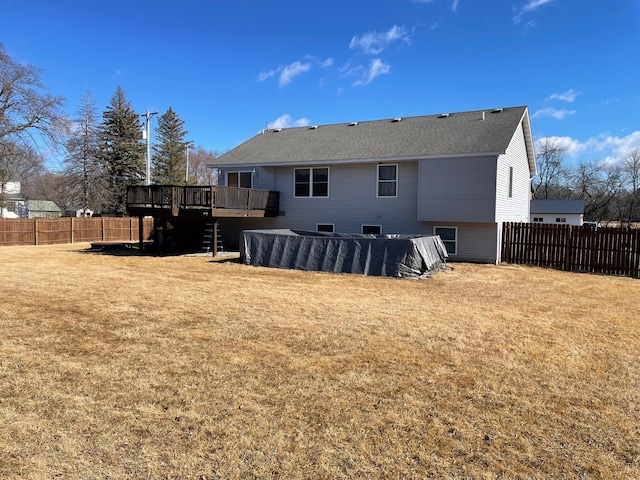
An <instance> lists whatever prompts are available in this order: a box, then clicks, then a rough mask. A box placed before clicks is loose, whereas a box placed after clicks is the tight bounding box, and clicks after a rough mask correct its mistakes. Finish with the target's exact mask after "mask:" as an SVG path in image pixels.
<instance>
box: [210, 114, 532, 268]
mask: <svg viewBox="0 0 640 480" xmlns="http://www.w3.org/2000/svg"><path fill="white" fill-rule="evenodd" d="M209 167H210V168H216V169H218V172H219V179H220V185H226V186H238V187H247V188H258V189H265V190H272V191H278V192H279V195H280V207H279V210H280V211H279V215H278V216H276V217H270V218H229V219H220V231H221V235H222V237H223V241H224V242H225V243H226V244H228V245H229V246H230V247H232V248H234V247H236V246H237V245H238V242H239V237H240V232H241V231H242V230H247V229H252V230H255V229H282V228H285V229H300V230H312V231H313V230H315V231H325V232H329V231H332V232H338V233H356V234H362V233H372V234H383V235H384V234H405V235H427V236H430V235H440V236H441V238H442V240H443V241H444V243H445V246H446V247H447V250H448V253H449V260H450V261H455V260H458V261H474V262H489V263H496V262H499V261H500V251H501V240H502V239H501V235H502V224H503V222H527V221H528V220H529V200H530V192H531V177H532V176H533V175H535V174H536V162H535V153H534V147H533V140H532V136H531V126H530V122H529V113H528V109H527V107H524V106H522V107H511V108H500V109H491V110H485V111H482V110H478V111H471V112H460V113H450V114H439V115H426V116H419V117H406V118H393V119H387V120H374V121H364V122H351V123H341V124H333V125H318V126H310V127H296V128H283V129H269V130H265V131H264V132H262V133H260V134H258V135H256V136H255V137H253V138H251V139H250V140H247V141H246V142H244V143H243V144H241V145H239V146H238V147H236V148H234V149H233V150H230V151H229V152H227V153H225V154H224V155H222V156H221V157H219V158H218V159H216V163H215V164H212V165H209Z"/></svg>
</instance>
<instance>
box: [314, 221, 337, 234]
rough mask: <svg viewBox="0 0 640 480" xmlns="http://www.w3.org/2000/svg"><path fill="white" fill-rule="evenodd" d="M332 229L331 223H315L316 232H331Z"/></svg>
mask: <svg viewBox="0 0 640 480" xmlns="http://www.w3.org/2000/svg"><path fill="white" fill-rule="evenodd" d="M333 229H334V225H333V223H317V224H316V232H327V233H333Z"/></svg>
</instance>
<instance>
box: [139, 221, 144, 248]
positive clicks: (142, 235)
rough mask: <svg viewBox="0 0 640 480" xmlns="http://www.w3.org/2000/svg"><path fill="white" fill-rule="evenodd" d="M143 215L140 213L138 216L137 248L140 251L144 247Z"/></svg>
mask: <svg viewBox="0 0 640 480" xmlns="http://www.w3.org/2000/svg"><path fill="white" fill-rule="evenodd" d="M143 220H144V217H143V216H142V215H140V216H139V217H138V250H140V251H142V250H143V248H144V221H143Z"/></svg>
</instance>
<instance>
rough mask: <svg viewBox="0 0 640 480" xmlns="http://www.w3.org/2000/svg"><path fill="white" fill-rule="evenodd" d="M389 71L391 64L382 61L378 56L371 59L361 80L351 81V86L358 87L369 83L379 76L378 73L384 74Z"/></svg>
mask: <svg viewBox="0 0 640 480" xmlns="http://www.w3.org/2000/svg"><path fill="white" fill-rule="evenodd" d="M390 71H391V66H390V65H388V64H386V63H383V62H382V60H380V59H379V58H376V59H374V60H371V63H370V64H369V71H368V72H367V73H366V76H365V78H363V79H361V80H356V81H355V82H353V86H354V87H359V86H363V85H369V84H370V83H371V82H373V81H374V80H375V79H376V78H377V77H379V76H380V75H385V74H387V73H389V72H390Z"/></svg>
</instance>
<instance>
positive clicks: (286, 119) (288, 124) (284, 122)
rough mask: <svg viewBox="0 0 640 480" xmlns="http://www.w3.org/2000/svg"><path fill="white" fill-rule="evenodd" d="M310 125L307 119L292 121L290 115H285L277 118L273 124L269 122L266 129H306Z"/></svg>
mask: <svg viewBox="0 0 640 480" xmlns="http://www.w3.org/2000/svg"><path fill="white" fill-rule="evenodd" d="M309 124H310V121H309V119H308V118H304V117H303V118H299V119H298V120H294V119H293V118H292V117H291V115H289V114H288V113H285V114H284V115H281V116H279V117H278V118H276V119H275V120H274V121H273V122H269V123H268V124H267V128H292V127H306V126H307V125H309Z"/></svg>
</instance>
